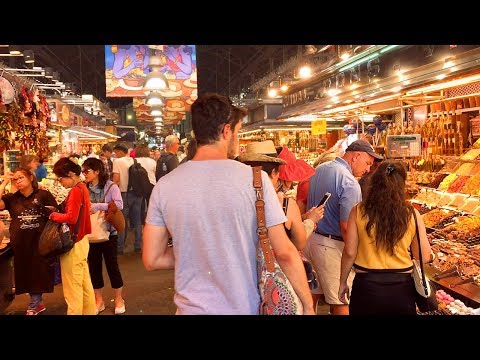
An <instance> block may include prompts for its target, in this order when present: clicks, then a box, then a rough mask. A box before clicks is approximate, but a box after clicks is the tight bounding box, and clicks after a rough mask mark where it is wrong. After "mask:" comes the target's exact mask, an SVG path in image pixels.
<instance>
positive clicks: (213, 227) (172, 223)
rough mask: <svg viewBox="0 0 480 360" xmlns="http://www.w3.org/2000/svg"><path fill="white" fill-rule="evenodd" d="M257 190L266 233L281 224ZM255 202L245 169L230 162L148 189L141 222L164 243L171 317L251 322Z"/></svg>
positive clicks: (194, 166)
mask: <svg viewBox="0 0 480 360" xmlns="http://www.w3.org/2000/svg"><path fill="white" fill-rule="evenodd" d="M173 173H174V174H173ZM262 183H263V193H264V199H265V214H266V225H267V227H270V226H274V225H277V224H281V223H284V222H285V221H286V220H287V219H286V217H285V215H284V213H283V211H282V208H281V206H280V203H279V201H278V198H277V195H276V193H275V189H274V188H273V185H272V183H271V181H270V179H269V178H268V175H267V174H266V173H265V172H263V171H262ZM255 200H256V193H255V191H254V189H253V173H252V168H251V167H250V166H247V165H245V164H242V163H239V162H237V161H234V160H208V161H192V160H191V161H188V162H187V163H185V164H184V165H182V166H180V167H178V168H177V169H175V171H174V172H172V173H169V174H167V175H165V176H164V177H162V178H161V179H160V180H159V181H158V183H157V184H156V185H155V187H154V189H153V192H152V196H151V197H150V206H149V208H148V214H147V218H146V222H147V223H148V224H152V225H157V226H166V227H167V229H168V231H169V232H170V234H171V235H172V238H173V245H174V246H173V250H174V255H175V297H174V301H175V304H176V305H177V314H182V315H184V314H243V315H254V314H258V306H259V303H260V295H259V291H258V286H257V265H256V247H257V242H258V235H257V232H256V230H257V217H256V212H255Z"/></svg>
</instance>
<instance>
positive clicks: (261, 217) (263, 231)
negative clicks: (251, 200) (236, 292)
mask: <svg viewBox="0 0 480 360" xmlns="http://www.w3.org/2000/svg"><path fill="white" fill-rule="evenodd" d="M253 188H254V189H255V192H256V194H257V200H255V209H256V212H257V234H258V244H259V246H260V248H261V249H262V252H263V257H264V259H265V265H266V266H267V271H269V272H273V271H275V265H274V262H273V260H274V259H273V253H272V249H271V248H270V242H269V240H268V229H267V227H266V226H265V201H264V200H263V188H262V167H261V166H255V167H253Z"/></svg>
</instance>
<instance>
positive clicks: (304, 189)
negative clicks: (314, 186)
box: [297, 179, 310, 211]
mask: <svg viewBox="0 0 480 360" xmlns="http://www.w3.org/2000/svg"><path fill="white" fill-rule="evenodd" d="M309 188H310V179H308V180H305V181H300V182H299V183H298V187H297V200H300V201H301V202H303V203H304V204H305V206H306V205H307V198H308V190H309ZM307 211H308V209H307Z"/></svg>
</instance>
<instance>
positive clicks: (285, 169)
mask: <svg viewBox="0 0 480 360" xmlns="http://www.w3.org/2000/svg"><path fill="white" fill-rule="evenodd" d="M278 157H279V158H280V159H283V160H285V161H286V162H287V163H286V165H282V166H280V168H279V175H278V178H279V179H281V180H285V181H304V180H307V179H309V178H310V177H311V176H313V175H314V174H315V170H314V169H313V167H311V166H310V165H308V164H307V163H306V162H305V161H304V160H302V159H297V158H296V157H295V154H293V153H292V152H291V151H290V150H288V148H287V147H286V146H283V147H282V151H281V152H280V154H278Z"/></svg>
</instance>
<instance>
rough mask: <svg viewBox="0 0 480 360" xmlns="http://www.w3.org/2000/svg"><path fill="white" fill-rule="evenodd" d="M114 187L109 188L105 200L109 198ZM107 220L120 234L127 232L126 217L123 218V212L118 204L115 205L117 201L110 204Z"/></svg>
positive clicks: (106, 215)
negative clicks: (108, 195)
mask: <svg viewBox="0 0 480 360" xmlns="http://www.w3.org/2000/svg"><path fill="white" fill-rule="evenodd" d="M113 185H114V184H111V185H110V186H109V187H108V189H107V191H106V192H105V197H104V198H106V197H107V194H108V192H109V191H110V189H111V188H112V186H113ZM105 220H106V221H107V222H109V223H110V224H112V226H113V227H114V228H115V230H117V232H118V233H122V232H124V231H125V217H124V216H123V213H122V210H120V209H119V208H118V207H117V204H115V201H113V200H111V201H110V202H109V203H108V210H107V211H106V212H105Z"/></svg>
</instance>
